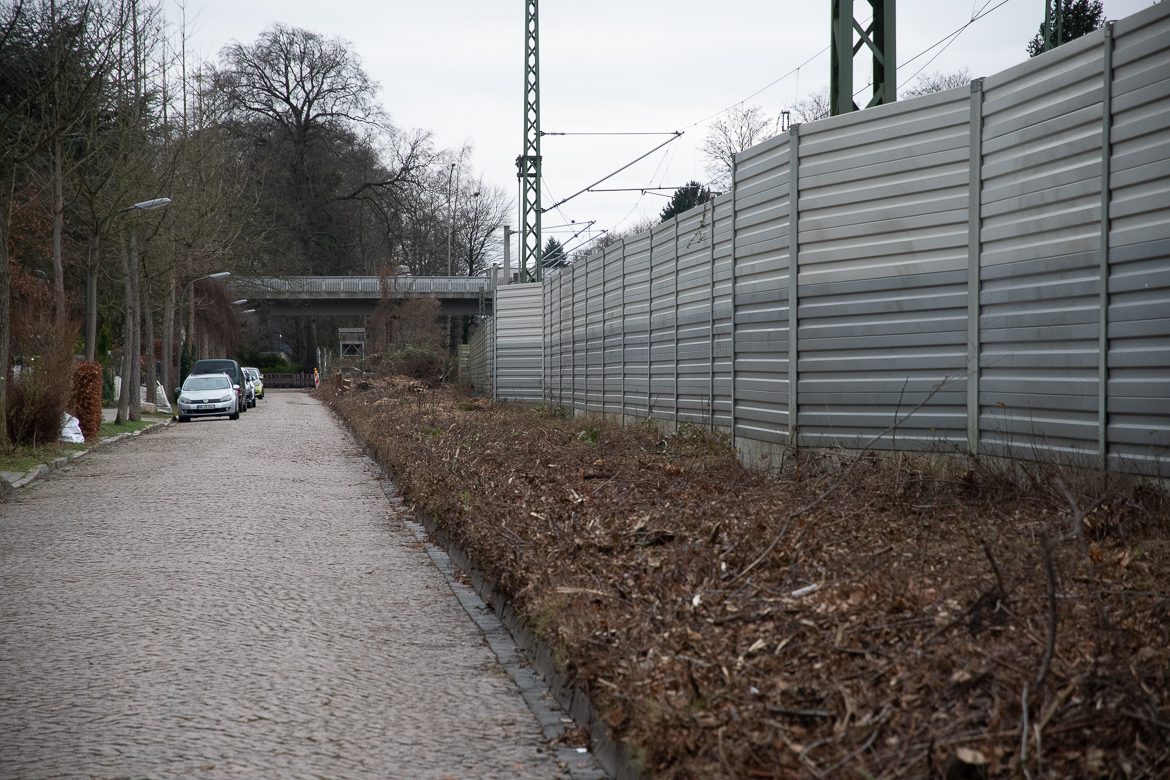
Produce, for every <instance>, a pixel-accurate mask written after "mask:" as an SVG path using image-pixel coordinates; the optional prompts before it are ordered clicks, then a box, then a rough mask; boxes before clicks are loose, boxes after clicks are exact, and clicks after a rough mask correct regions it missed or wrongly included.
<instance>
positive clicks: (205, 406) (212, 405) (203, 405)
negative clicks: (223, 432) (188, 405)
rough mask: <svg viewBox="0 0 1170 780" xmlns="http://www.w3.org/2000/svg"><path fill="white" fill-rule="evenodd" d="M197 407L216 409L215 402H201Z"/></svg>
mask: <svg viewBox="0 0 1170 780" xmlns="http://www.w3.org/2000/svg"><path fill="white" fill-rule="evenodd" d="M195 408H196V409H214V408H215V404H199V405H198V406H196V407H195Z"/></svg>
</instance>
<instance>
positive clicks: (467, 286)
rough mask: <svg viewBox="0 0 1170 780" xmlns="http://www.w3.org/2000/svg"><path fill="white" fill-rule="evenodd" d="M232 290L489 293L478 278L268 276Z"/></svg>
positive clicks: (259, 293) (267, 293)
mask: <svg viewBox="0 0 1170 780" xmlns="http://www.w3.org/2000/svg"><path fill="white" fill-rule="evenodd" d="M229 284H230V286H231V288H232V289H233V290H235V291H236V292H238V293H241V294H246V295H248V296H249V297H255V298H292V297H310V298H311V297H322V298H328V297H333V296H354V295H358V296H361V297H370V298H377V297H379V296H380V295H382V294H383V291H385V292H386V293H387V294H390V295H462V296H477V295H482V294H484V293H487V292H489V291H490V289H491V285H490V280H488V279H486V278H484V277H480V276H392V277H388V278H385V279H383V278H382V277H378V276H269V277H259V276H257V277H237V278H235V279H233V280H232V281H231V282H230V283H229Z"/></svg>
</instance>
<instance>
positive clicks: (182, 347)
mask: <svg viewBox="0 0 1170 780" xmlns="http://www.w3.org/2000/svg"><path fill="white" fill-rule="evenodd" d="M231 275H232V272H231V271H217V272H216V273H213V274H204V275H203V276H196V277H195V278H194V279H192V280H191V281H189V282H187V284H185V285H184V286H183V291H182V292H180V293H179V305H178V306H177V307H176V310H177V311H178V312H179V317H182V316H183V299H184V298H186V297H187V291H188V290H190V289H191V287H192V286H193V285H194V284H195V282H201V281H203V280H204V279H225V278H227V277H229V276H231ZM194 310H195V307H194V305H192V307H191V312H192V317H191V319H192V321H193V320H194ZM186 351H187V329H186V328H182V327H180V328H179V365H178V370H177V371H176V372H175V377H176V378H177V379H178V380H179V382H180V383H181V382H182V381H183V377H182V376H180V374H181V373H182V371H183V355H184V354H185V353H186ZM167 359H168V360H169V359H170V356H169V355H168V356H167ZM167 392H170V388H167Z"/></svg>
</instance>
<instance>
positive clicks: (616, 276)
mask: <svg viewBox="0 0 1170 780" xmlns="http://www.w3.org/2000/svg"><path fill="white" fill-rule="evenodd" d="M601 263H602V269H603V272H602V285H603V287H604V294H603V315H602V323H603V327H604V331H605V335H604V358H603V360H602V376H603V381H604V384H605V389H604V393H603V403H602V407H603V409H604V410H605V411H606V412H608V413H611V414H621V413H622V412H623V406H622V405H623V403H624V400H625V399H624V398H623V393H622V389H623V385H622V378H623V377H622V372H623V370H624V364H625V353H624V344H623V340H624V338H623V333H624V328H623V325H624V321H623V319H622V300H623V298H624V297H625V287H624V281H625V280H624V273H623V272H624V267H623V266H624V255H623V253H622V246H621V244H616V245H614V246H607V247H606V248H605V251H604V252H603V253H602V260H601Z"/></svg>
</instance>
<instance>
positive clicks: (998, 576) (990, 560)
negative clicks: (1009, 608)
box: [980, 539, 1007, 601]
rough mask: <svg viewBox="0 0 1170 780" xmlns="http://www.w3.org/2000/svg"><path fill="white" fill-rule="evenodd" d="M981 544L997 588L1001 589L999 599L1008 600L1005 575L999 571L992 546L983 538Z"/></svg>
mask: <svg viewBox="0 0 1170 780" xmlns="http://www.w3.org/2000/svg"><path fill="white" fill-rule="evenodd" d="M980 544H982V545H983V554H984V555H986V556H987V562H988V563H990V564H991V573H992V574H993V575H994V576H995V589H996V590H997V591H999V600H1000V601H1007V590H1005V589H1004V587H1003V576H1002V575H1001V574H1000V573H999V565H998V564H997V563H996V562H995V556H993V555H992V554H991V546H990V545H989V544H988V543H987V541H986V540H983V539H981V540H980Z"/></svg>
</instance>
